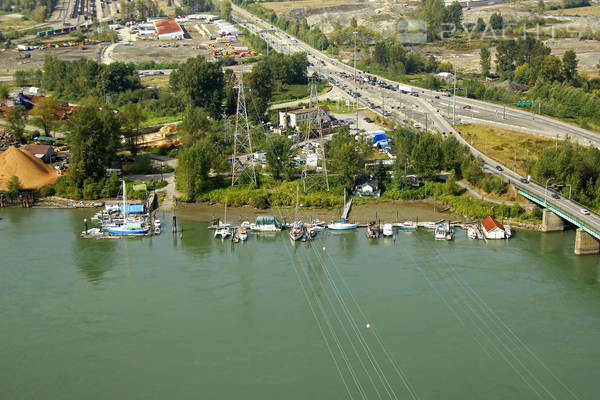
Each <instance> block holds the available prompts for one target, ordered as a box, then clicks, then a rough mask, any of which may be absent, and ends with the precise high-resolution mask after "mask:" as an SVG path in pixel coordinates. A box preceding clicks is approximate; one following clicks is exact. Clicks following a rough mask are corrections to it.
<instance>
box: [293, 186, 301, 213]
mask: <svg viewBox="0 0 600 400" xmlns="http://www.w3.org/2000/svg"><path fill="white" fill-rule="evenodd" d="M299 190H300V186H299V185H296V216H295V217H294V220H295V221H298V191H299Z"/></svg>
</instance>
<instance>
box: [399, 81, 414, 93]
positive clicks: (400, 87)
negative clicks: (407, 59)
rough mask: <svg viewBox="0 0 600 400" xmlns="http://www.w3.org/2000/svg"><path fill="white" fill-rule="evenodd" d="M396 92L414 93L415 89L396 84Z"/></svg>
mask: <svg viewBox="0 0 600 400" xmlns="http://www.w3.org/2000/svg"><path fill="white" fill-rule="evenodd" d="M398 91H399V92H400V93H409V94H410V93H413V92H415V89H414V88H412V87H410V86H408V85H403V84H402V83H400V84H398Z"/></svg>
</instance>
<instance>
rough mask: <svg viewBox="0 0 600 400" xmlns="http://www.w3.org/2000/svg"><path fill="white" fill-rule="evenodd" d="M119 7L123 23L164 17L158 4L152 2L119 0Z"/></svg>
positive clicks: (145, 0) (151, 0)
mask: <svg viewBox="0 0 600 400" xmlns="http://www.w3.org/2000/svg"><path fill="white" fill-rule="evenodd" d="M120 6H121V17H122V18H123V19H124V20H125V21H136V20H145V19H146V18H153V17H159V16H165V13H164V12H163V11H162V10H161V9H160V7H159V6H158V2H156V1H154V0H136V1H127V0H121V1H120Z"/></svg>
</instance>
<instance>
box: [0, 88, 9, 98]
mask: <svg viewBox="0 0 600 400" xmlns="http://www.w3.org/2000/svg"><path fill="white" fill-rule="evenodd" d="M8 93H9V89H8V86H7V85H0V99H8Z"/></svg>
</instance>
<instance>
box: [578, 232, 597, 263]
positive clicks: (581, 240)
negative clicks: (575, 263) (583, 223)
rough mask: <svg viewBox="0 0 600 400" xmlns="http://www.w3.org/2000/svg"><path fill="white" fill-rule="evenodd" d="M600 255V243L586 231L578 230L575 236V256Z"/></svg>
mask: <svg viewBox="0 0 600 400" xmlns="http://www.w3.org/2000/svg"><path fill="white" fill-rule="evenodd" d="M586 254H600V241H598V239H596V238H595V237H593V236H592V235H590V234H589V233H587V232H586V231H584V230H583V229H577V233H576V234H575V255H577V256H580V255H586Z"/></svg>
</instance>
